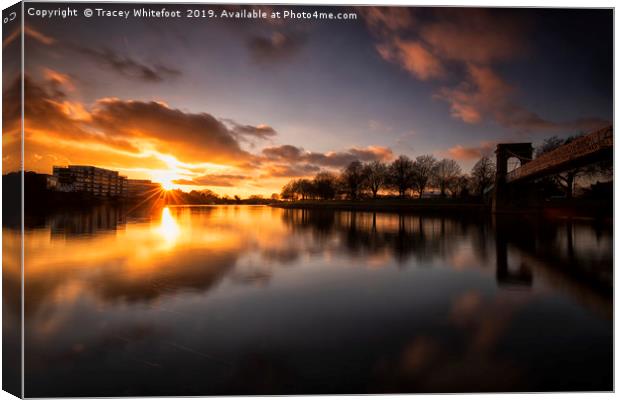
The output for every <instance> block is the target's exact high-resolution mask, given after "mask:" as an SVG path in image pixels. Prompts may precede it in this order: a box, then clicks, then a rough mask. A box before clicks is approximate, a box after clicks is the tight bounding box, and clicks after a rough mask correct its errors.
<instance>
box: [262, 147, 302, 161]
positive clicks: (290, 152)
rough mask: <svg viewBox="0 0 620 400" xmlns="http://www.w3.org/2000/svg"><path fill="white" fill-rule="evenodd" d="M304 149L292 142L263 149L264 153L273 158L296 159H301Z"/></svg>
mask: <svg viewBox="0 0 620 400" xmlns="http://www.w3.org/2000/svg"><path fill="white" fill-rule="evenodd" d="M302 151H303V150H302V149H301V148H299V147H296V146H293V145H290V144H285V145H282V146H277V147H268V148H266V149H264V150H263V154H264V155H265V156H267V157H268V158H271V159H278V160H288V161H294V160H296V159H299V157H300V156H301V154H302Z"/></svg>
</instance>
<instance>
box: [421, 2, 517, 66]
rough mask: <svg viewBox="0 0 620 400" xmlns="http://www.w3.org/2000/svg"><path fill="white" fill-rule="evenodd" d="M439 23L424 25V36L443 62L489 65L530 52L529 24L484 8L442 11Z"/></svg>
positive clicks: (440, 11)
mask: <svg viewBox="0 0 620 400" xmlns="http://www.w3.org/2000/svg"><path fill="white" fill-rule="evenodd" d="M436 13H437V17H438V19H437V20H436V21H434V22H431V23H427V24H425V25H423V26H422V27H421V29H420V36H421V37H422V39H423V40H424V41H425V42H426V43H428V44H429V46H430V47H431V48H433V49H434V51H435V52H436V53H437V54H438V55H439V56H440V57H442V58H445V59H450V60H457V61H462V62H468V63H469V62H474V63H478V64H484V65H486V64H489V63H492V62H495V61H504V60H510V59H513V58H517V57H519V56H521V55H523V54H524V53H525V52H526V45H525V40H524V39H525V37H524V33H525V32H526V31H527V26H528V24H527V22H526V21H523V20H521V19H518V18H515V15H514V13H511V14H510V15H509V16H505V15H504V14H503V13H502V12H501V11H498V10H493V11H489V10H486V9H481V8H470V9H462V8H461V9H439V10H437V12H436Z"/></svg>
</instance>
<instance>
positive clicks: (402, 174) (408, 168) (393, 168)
mask: <svg viewBox="0 0 620 400" xmlns="http://www.w3.org/2000/svg"><path fill="white" fill-rule="evenodd" d="M388 176H389V182H390V185H391V186H392V187H393V188H394V189H396V190H397V191H398V195H399V196H400V197H405V194H406V193H407V189H409V188H411V186H412V185H413V161H411V159H409V157H407V156H403V155H401V156H399V157H398V158H397V159H396V160H394V161H393V162H392V163H391V164H390V166H389V167H388Z"/></svg>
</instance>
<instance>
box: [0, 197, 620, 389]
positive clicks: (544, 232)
mask: <svg viewBox="0 0 620 400" xmlns="http://www.w3.org/2000/svg"><path fill="white" fill-rule="evenodd" d="M4 238H5V246H8V247H9V249H10V248H11V247H15V246H18V245H19V241H18V239H17V237H16V235H15V233H14V232H12V231H11V230H8V229H5V231H4ZM25 241H26V248H25V257H26V258H25V259H26V271H25V275H26V303H25V304H26V305H25V316H26V317H25V344H26V351H25V384H26V396H46V397H56V396H85V395H87V396H114V395H208V394H285V393H384V392H461V391H545V390H553V391H561V390H611V389H612V363H613V356H612V340H613V339H612V232H611V227H610V226H607V225H605V224H599V223H594V222H592V221H586V220H583V221H566V220H559V221H545V220H541V219H540V218H525V217H520V218H517V219H505V218H499V219H492V218H490V217H485V216H469V217H448V216H443V217H442V216H437V215H425V216H424V215H422V216H420V215H398V214H390V213H384V214H382V213H376V214H373V213H360V212H357V213H350V212H329V211H307V210H305V211H304V210H283V209H277V208H270V207H260V206H258V207H255V206H238V207H237V206H214V207H171V208H165V209H163V210H161V209H159V210H153V211H152V212H145V211H142V212H130V213H127V212H126V211H122V210H118V209H113V208H106V207H100V208H95V209H92V210H86V211H79V212H78V211H73V212H65V213H62V212H59V213H56V214H54V215H49V216H42V217H38V218H34V219H29V220H28V221H27V232H26V237H25ZM7 254H10V252H9V253H7ZM6 262H7V263H9V264H10V262H11V260H10V259H9V260H6Z"/></svg>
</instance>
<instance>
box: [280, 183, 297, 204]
mask: <svg viewBox="0 0 620 400" xmlns="http://www.w3.org/2000/svg"><path fill="white" fill-rule="evenodd" d="M280 197H281V198H282V199H284V200H297V193H295V181H294V180H291V181H289V182H288V183H287V184H286V185H284V187H283V188H282V192H280Z"/></svg>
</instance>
